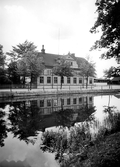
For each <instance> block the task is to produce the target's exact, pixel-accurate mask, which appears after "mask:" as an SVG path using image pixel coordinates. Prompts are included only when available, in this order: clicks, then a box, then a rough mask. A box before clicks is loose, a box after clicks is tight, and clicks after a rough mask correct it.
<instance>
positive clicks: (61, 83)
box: [60, 76, 63, 89]
mask: <svg viewBox="0 0 120 167" xmlns="http://www.w3.org/2000/svg"><path fill="white" fill-rule="evenodd" d="M62 83H63V76H61V86H60V89H62Z"/></svg>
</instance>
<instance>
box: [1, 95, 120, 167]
mask: <svg viewBox="0 0 120 167" xmlns="http://www.w3.org/2000/svg"><path fill="white" fill-rule="evenodd" d="M113 112H114V113H119V112H120V94H107V95H103V94H102V95H94V94H86V95H85V94H84V95H79V94H74V95H68V96H66V95H65V96H55V95H54V96H51V97H49V96H48V97H47V96H42V97H34V98H29V99H19V98H12V99H4V100H2V99H1V100H0V167H60V164H61V161H62V158H63V157H62V158H61V157H60V155H59V153H61V152H60V150H61V148H60V146H61V143H60V140H62V139H63V138H69V136H70V135H71V134H70V132H71V131H73V129H74V128H75V127H79V125H81V124H82V125H83V124H84V123H85V122H87V127H88V125H89V129H90V130H91V132H90V133H91V134H92V135H93V134H96V133H97V132H98V131H99V129H100V128H101V127H105V128H108V129H109V128H110V127H111V122H110V120H109V119H108V118H109V116H110V114H113ZM91 122H92V123H91ZM84 125H85V124H84ZM71 129H72V130H71ZM53 136H54V137H53ZM61 136H62V137H63V138H61ZM93 136H94V135H93ZM50 138H52V139H53V140H52V142H51V141H50V140H49V139H50ZM55 138H56V140H54V139H55ZM58 138H59V140H58ZM56 143H57V144H56ZM58 147H59V149H58ZM67 152H68V150H67V151H63V152H62V155H67Z"/></svg>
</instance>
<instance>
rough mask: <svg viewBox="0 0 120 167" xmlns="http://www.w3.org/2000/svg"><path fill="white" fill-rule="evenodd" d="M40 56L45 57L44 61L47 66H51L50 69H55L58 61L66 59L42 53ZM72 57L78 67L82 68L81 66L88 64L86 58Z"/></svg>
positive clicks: (61, 56)
mask: <svg viewBox="0 0 120 167" xmlns="http://www.w3.org/2000/svg"><path fill="white" fill-rule="evenodd" d="M38 56H40V57H43V61H44V63H45V66H49V67H53V65H54V64H56V60H57V59H59V58H64V57H65V56H63V55H58V54H50V53H42V52H39V53H38ZM71 57H72V58H73V59H74V60H75V61H77V64H78V67H79V66H80V64H83V63H85V62H87V60H85V59H84V58H81V57H75V56H74V55H73V54H71Z"/></svg>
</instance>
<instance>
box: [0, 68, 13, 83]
mask: <svg viewBox="0 0 120 167" xmlns="http://www.w3.org/2000/svg"><path fill="white" fill-rule="evenodd" d="M4 84H5V85H7V84H11V80H10V79H9V77H8V76H7V74H6V70H4V69H3V68H0V85H2V86H4Z"/></svg>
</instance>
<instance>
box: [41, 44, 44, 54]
mask: <svg viewBox="0 0 120 167" xmlns="http://www.w3.org/2000/svg"><path fill="white" fill-rule="evenodd" d="M41 52H42V53H45V49H44V45H42V49H41Z"/></svg>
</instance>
